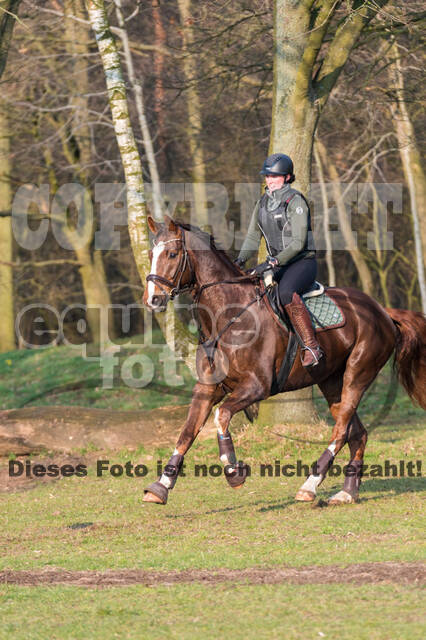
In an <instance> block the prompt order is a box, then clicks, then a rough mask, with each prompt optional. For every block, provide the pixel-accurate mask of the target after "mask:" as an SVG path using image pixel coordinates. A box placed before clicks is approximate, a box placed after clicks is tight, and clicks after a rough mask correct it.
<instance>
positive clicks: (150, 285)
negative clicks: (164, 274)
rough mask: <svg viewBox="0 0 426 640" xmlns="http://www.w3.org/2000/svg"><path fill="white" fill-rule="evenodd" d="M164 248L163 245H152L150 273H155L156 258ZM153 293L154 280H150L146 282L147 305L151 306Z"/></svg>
mask: <svg viewBox="0 0 426 640" xmlns="http://www.w3.org/2000/svg"><path fill="white" fill-rule="evenodd" d="M163 249H164V245H161V244H160V245H157V246H156V247H154V249H153V252H152V266H151V273H152V274H153V275H157V262H158V258H159V257H160V253H161V252H162V251H163ZM154 293H155V282H152V280H150V281H149V282H148V305H149V306H151V305H152V297H153V295H154Z"/></svg>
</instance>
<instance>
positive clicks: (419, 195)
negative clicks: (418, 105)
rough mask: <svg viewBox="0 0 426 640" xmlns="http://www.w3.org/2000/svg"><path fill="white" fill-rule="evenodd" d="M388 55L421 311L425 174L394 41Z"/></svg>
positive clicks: (425, 291) (425, 293) (425, 292)
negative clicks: (407, 192)
mask: <svg viewBox="0 0 426 640" xmlns="http://www.w3.org/2000/svg"><path fill="white" fill-rule="evenodd" d="M389 58H390V59H391V60H392V62H391V64H390V65H389V77H390V81H391V83H392V84H391V86H392V89H393V90H394V96H395V102H394V104H393V105H392V107H391V110H392V120H393V123H394V125H395V132H396V135H397V139H398V146H399V153H400V156H401V162H402V167H403V170H404V175H405V180H406V182H407V186H408V191H409V194H410V205H411V217H412V220H413V233H414V243H415V248H416V265H417V276H418V281H419V288H420V298H421V305H422V309H423V313H426V279H425V257H426V215H425V211H426V178H425V174H424V171H423V166H422V161H421V156H420V151H419V148H418V146H417V141H416V136H415V132H414V127H413V124H412V122H411V119H410V114H409V113H408V109H407V105H406V102H405V96H404V73H403V68H402V64H401V56H400V53H399V49H398V44H397V43H396V41H395V42H394V43H393V45H392V47H391V49H390V52H389Z"/></svg>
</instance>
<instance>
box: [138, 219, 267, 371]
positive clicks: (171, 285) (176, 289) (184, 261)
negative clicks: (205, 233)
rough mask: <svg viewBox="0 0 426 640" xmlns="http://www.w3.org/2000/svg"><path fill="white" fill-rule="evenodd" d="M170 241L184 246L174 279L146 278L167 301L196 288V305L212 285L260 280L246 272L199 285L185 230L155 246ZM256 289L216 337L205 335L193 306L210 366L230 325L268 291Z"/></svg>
mask: <svg viewBox="0 0 426 640" xmlns="http://www.w3.org/2000/svg"><path fill="white" fill-rule="evenodd" d="M169 242H182V248H183V251H182V255H181V258H180V260H179V264H178V266H177V267H176V271H175V273H174V275H173V277H172V279H171V280H168V279H167V278H164V277H163V276H159V275H157V274H156V273H150V274H149V275H148V276H147V278H146V281H147V282H155V284H156V285H157V287H158V288H159V289H160V291H161V293H162V294H163V295H164V296H166V298H167V302H168V301H169V300H173V298H175V297H176V296H177V295H179V294H180V293H183V292H184V291H189V290H192V289H194V288H196V293H195V298H194V303H195V306H196V305H197V304H198V303H199V301H200V298H201V294H202V293H203V291H205V289H209V288H210V287H215V286H217V285H221V284H237V283H241V282H244V281H246V282H247V281H250V282H252V283H254V282H258V281H259V279H260V278H259V276H258V275H255V274H245V275H243V276H238V277H236V278H233V279H231V280H220V281H218V282H207V283H205V284H202V285H201V286H199V285H198V284H197V282H196V281H195V272H194V269H193V267H192V264H191V261H190V259H189V255H188V250H187V248H186V244H185V232H184V231H182V236H180V237H176V238H170V239H169V240H162V241H160V242H158V243H157V244H154V247H159V246H160V245H165V244H169ZM188 267H189V268H190V271H191V277H190V280H189V282H188V283H187V284H185V285H183V286H181V282H182V278H183V275H184V273H185V271H186V269H187V268H188ZM161 285H163V286H161ZM164 287H168V289H169V290H168V291H167V290H166V289H164ZM255 290H256V296H255V298H253V300H251V301H250V302H249V303H248V304H247V305H245V307H243V308H242V309H241V310H240V311H239V313H237V314H236V315H235V316H234V317H232V318H231V319H230V320H229V321H228V322H227V323H226V325H225V327H223V329H222V330H221V331H220V332H219V333H218V335H217V336H215V337H214V338H210V339H208V338H207V336H205V335H204V333H203V331H202V327H201V323H200V321H199V318H198V317H196V316H195V313H194V309H193V307H191V314H192V318H193V320H194V321H195V323H196V326H197V329H198V333H199V336H200V342H201V344H202V345H203V346H204V349H205V351H206V355H207V359H208V361H209V363H210V366H212V365H213V359H214V352H215V350H216V348H217V345H218V343H219V340H220V338H221V337H222V335H223V334H224V333H225V331H227V330H228V329H229V327H230V326H231V325H232V324H234V322H235V321H236V320H237V319H238V318H239V317H240V316H241V315H242V314H243V313H244V312H245V311H247V309H248V308H249V307H251V305H252V304H254V303H255V302H257V303H258V304H260V301H261V299H262V298H263V297H264V296H265V295H266V293H267V289H264V290H263V291H262V292H261V291H260V289H259V287H258V286H255Z"/></svg>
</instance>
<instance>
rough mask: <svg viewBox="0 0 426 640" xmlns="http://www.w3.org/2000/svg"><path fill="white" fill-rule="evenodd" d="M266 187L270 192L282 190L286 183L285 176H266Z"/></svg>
mask: <svg viewBox="0 0 426 640" xmlns="http://www.w3.org/2000/svg"><path fill="white" fill-rule="evenodd" d="M265 182H266V186H267V187H268V189H269V191H275V189H281V187H282V186H283V184H284V182H285V177H284V176H265Z"/></svg>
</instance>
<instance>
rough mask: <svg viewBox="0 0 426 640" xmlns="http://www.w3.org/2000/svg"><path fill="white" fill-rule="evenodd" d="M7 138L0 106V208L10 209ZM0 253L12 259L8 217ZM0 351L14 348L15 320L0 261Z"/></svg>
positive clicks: (0, 223)
mask: <svg viewBox="0 0 426 640" xmlns="http://www.w3.org/2000/svg"><path fill="white" fill-rule="evenodd" d="M9 153H10V139H9V129H8V120H7V117H6V114H5V112H4V110H3V109H2V108H0V176H1V178H0V211H10V209H11V206H12V198H11V189H10V164H9ZM0 256H1V260H2V262H9V263H11V262H12V261H13V239H12V219H11V218H10V217H7V218H0ZM0 309H1V322H0V351H1V352H5V351H12V350H13V349H15V321H14V309H13V271H12V266H11V265H8V264H0Z"/></svg>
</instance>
